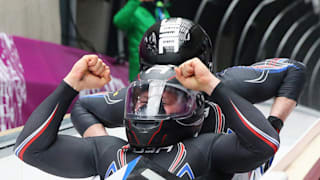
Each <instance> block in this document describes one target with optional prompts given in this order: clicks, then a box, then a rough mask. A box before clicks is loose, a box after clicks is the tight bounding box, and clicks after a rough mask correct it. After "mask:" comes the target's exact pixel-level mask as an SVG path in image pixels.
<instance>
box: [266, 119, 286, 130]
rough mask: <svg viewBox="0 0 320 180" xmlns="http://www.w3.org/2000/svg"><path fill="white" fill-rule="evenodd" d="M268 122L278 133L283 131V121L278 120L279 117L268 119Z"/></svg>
mask: <svg viewBox="0 0 320 180" xmlns="http://www.w3.org/2000/svg"><path fill="white" fill-rule="evenodd" d="M268 121H269V122H270V123H271V125H272V127H273V128H274V129H276V131H277V132H278V133H280V130H281V128H282V126H283V122H282V120H281V119H279V118H277V117H275V116H269V117H268Z"/></svg>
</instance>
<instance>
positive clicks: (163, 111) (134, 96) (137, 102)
mask: <svg viewBox="0 0 320 180" xmlns="http://www.w3.org/2000/svg"><path fill="white" fill-rule="evenodd" d="M195 107H196V105H195V97H194V96H193V95H192V94H190V93H189V91H187V90H186V89H184V88H182V87H180V86H176V85H174V84H168V83H166V81H162V80H152V81H151V80H149V81H148V82H145V83H143V82H140V83H139V84H134V83H133V84H131V85H130V86H129V88H128V93H127V99H126V114H125V116H126V117H127V118H137V117H139V119H141V120H142V119H145V120H150V118H152V119H161V120H163V119H166V118H169V117H180V116H185V115H188V114H190V113H192V111H193V110H194V109H195Z"/></svg>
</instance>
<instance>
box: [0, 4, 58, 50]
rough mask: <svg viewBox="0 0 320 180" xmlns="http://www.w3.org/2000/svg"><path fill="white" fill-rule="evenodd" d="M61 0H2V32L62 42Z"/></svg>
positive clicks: (0, 14)
mask: <svg viewBox="0 0 320 180" xmlns="http://www.w3.org/2000/svg"><path fill="white" fill-rule="evenodd" d="M60 27H61V25H60V12H59V0H0V32H6V33H8V34H10V35H18V36H23V37H28V38H32V39H38V40H44V41H49V42H54V43H59V44H60V42H61V28H60Z"/></svg>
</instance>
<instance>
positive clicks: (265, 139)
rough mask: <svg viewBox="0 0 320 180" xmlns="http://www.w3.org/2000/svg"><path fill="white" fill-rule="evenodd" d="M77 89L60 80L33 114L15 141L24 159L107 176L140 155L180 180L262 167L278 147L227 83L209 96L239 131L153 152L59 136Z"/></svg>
mask: <svg viewBox="0 0 320 180" xmlns="http://www.w3.org/2000/svg"><path fill="white" fill-rule="evenodd" d="M77 94H78V92H76V91H75V90H74V89H72V88H71V87H70V86H69V85H67V84H66V83H65V82H62V83H61V84H60V85H59V87H58V88H57V89H56V90H55V91H54V92H53V93H52V94H51V95H50V96H48V97H47V98H46V99H45V100H44V101H43V102H42V103H41V104H40V105H39V106H38V107H37V109H36V110H35V111H34V112H33V113H32V114H31V116H30V118H29V119H28V121H27V123H26V124H25V126H24V129H23V131H22V132H21V134H20V135H19V137H18V138H17V142H16V146H15V154H16V155H17V156H18V157H19V158H20V159H21V160H23V161H24V162H26V163H28V164H30V165H32V166H35V167H37V168H39V169H41V170H43V171H46V172H49V173H51V174H54V175H58V176H63V177H69V178H70V177H74V178H80V177H89V176H93V175H99V176H100V178H101V179H104V178H105V177H108V176H109V175H110V174H112V173H114V172H115V171H117V170H119V169H120V168H121V167H122V166H124V165H125V164H127V163H128V162H130V161H131V160H133V159H134V158H136V157H138V156H139V155H142V156H144V157H147V158H148V159H151V160H152V162H154V163H156V164H158V165H159V166H161V167H162V168H164V169H167V170H168V171H169V172H171V173H172V174H175V175H176V176H179V177H181V178H182V179H195V178H203V179H230V178H231V177H232V174H233V173H235V172H247V171H249V170H251V169H254V168H255V167H257V166H259V165H260V164H262V163H263V162H264V161H266V160H267V159H268V158H270V157H271V156H272V155H274V153H275V152H276V151H277V149H278V147H279V136H278V133H277V132H276V131H275V130H274V128H273V127H272V126H271V125H270V124H269V123H268V121H267V120H266V119H265V117H264V116H263V114H262V113H261V112H260V111H259V110H258V109H256V108H255V107H254V106H253V105H252V104H251V103H250V102H248V101H247V100H245V99H244V98H242V97H240V96H239V95H237V94H236V93H234V92H233V91H232V90H230V89H229V88H227V87H226V86H225V85H224V84H223V83H220V84H219V85H218V86H217V87H216V88H215V89H214V91H213V92H212V95H211V96H210V97H208V100H210V101H213V102H216V103H217V104H219V106H220V108H221V110H222V111H223V112H224V113H225V114H226V122H228V124H229V125H230V127H231V128H232V130H233V131H234V132H235V133H232V134H222V133H219V134H218V133H203V134H201V135H199V136H198V137H194V138H189V139H185V140H183V141H181V142H178V143H177V144H173V145H171V146H168V147H161V148H155V149H153V150H152V151H151V150H150V149H135V148H132V147H131V148H130V147H128V146H127V142H126V141H125V140H122V139H120V138H118V137H114V136H99V137H91V138H78V137H73V136H67V135H58V130H59V126H60V123H61V121H62V119H63V117H64V115H65V113H66V111H67V109H68V107H69V105H70V103H71V102H72V100H73V99H74V97H76V95H77ZM119 122H120V121H119Z"/></svg>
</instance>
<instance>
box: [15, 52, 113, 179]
mask: <svg viewBox="0 0 320 180" xmlns="http://www.w3.org/2000/svg"><path fill="white" fill-rule="evenodd" d="M109 73H110V72H109V69H108V67H107V66H105V65H104V63H102V61H101V60H100V59H99V58H98V57H97V56H95V55H88V56H84V57H83V58H81V59H80V60H79V61H78V62H77V63H76V64H75V65H74V66H73V68H72V70H71V71H70V73H69V74H68V75H67V76H66V78H65V79H64V81H62V82H61V84H60V85H59V87H58V88H57V89H56V90H55V91H54V92H53V93H52V94H51V95H50V96H48V97H47V98H46V99H45V100H44V101H43V102H42V103H41V104H40V105H39V106H38V107H37V108H36V110H35V111H34V112H33V113H32V114H31V116H30V117H29V119H28V121H27V123H26V124H25V126H24V129H23V131H22V132H21V134H20V135H19V137H18V138H17V142H16V145H15V148H14V150H15V154H16V155H17V156H18V157H19V158H20V159H21V160H23V161H24V162H26V163H28V164H30V165H32V166H35V167H37V168H39V169H41V170H43V171H46V172H49V173H51V174H54V175H58V176H64V177H88V176H92V175H95V174H97V171H96V169H95V160H94V159H93V157H94V156H93V155H92V153H93V152H94V151H93V148H94V146H93V144H92V143H93V142H92V141H91V140H87V139H82V138H76V137H71V136H62V135H57V134H58V130H59V126H60V123H61V121H62V119H63V116H64V115H65V113H66V111H67V109H68V107H69V105H70V103H71V102H72V100H73V99H74V97H75V96H76V95H77V94H78V91H80V90H82V89H86V88H99V87H101V86H103V85H104V84H106V83H107V82H109V81H110V77H109Z"/></svg>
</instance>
